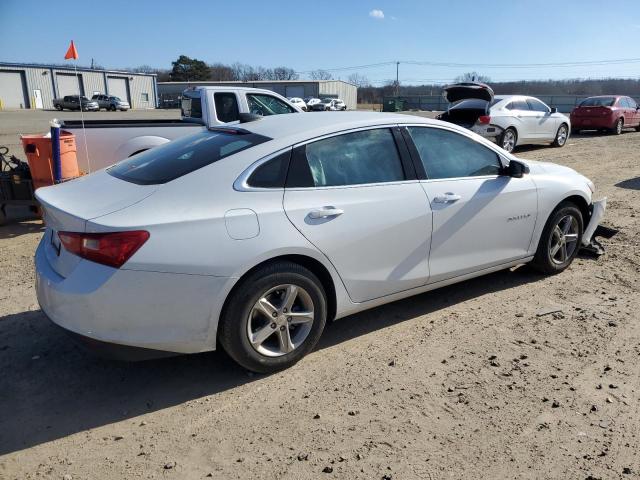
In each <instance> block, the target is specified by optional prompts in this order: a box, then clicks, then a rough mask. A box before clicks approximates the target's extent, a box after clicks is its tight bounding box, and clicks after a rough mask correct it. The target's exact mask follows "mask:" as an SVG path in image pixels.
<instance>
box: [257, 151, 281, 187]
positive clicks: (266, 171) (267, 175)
mask: <svg viewBox="0 0 640 480" xmlns="http://www.w3.org/2000/svg"><path fill="white" fill-rule="evenodd" d="M290 158H291V150H287V151H286V152H284V153H281V154H280V155H278V156H276V157H275V158H272V159H271V160H268V161H266V162H265V163H263V164H262V165H260V166H259V167H258V168H256V169H255V170H254V171H253V173H252V174H251V176H250V177H249V180H247V185H249V186H250V187H254V188H284V183H285V180H286V179H287V169H288V168H289V159H290Z"/></svg>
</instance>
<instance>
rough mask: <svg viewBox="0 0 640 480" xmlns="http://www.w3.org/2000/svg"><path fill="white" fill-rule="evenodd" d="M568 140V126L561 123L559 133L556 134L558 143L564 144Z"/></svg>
mask: <svg viewBox="0 0 640 480" xmlns="http://www.w3.org/2000/svg"><path fill="white" fill-rule="evenodd" d="M566 141H567V127H565V126H564V125H561V126H560V128H559V129H558V134H557V135H556V143H557V144H558V145H559V146H563V145H564V144H565V143H566Z"/></svg>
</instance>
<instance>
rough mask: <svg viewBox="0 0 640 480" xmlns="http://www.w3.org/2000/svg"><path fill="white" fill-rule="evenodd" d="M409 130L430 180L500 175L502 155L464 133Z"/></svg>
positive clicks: (427, 129) (428, 129)
mask: <svg viewBox="0 0 640 480" xmlns="http://www.w3.org/2000/svg"><path fill="white" fill-rule="evenodd" d="M407 130H409V134H410V135H411V138H412V139H413V143H414V144H415V146H416V149H417V150H418V153H419V154H420V160H422V164H423V165H424V169H425V170H426V172H427V177H428V178H429V179H438V178H459V177H478V176H484V175H499V174H500V171H501V164H500V159H499V158H498V154H497V153H496V152H494V151H493V150H491V149H489V148H487V147H485V146H484V145H481V144H479V143H478V142H476V141H474V140H472V139H470V138H468V137H465V136H464V135H460V134H459V133H455V132H451V131H448V130H443V129H440V128H428V127H409V128H408V129H407Z"/></svg>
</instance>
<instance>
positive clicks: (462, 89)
mask: <svg viewBox="0 0 640 480" xmlns="http://www.w3.org/2000/svg"><path fill="white" fill-rule="evenodd" d="M442 95H443V96H444V98H445V99H446V100H447V102H449V103H455V102H459V101H460V100H467V99H470V98H476V99H479V100H484V101H486V102H491V101H492V100H493V97H494V93H493V90H492V89H491V87H490V86H489V85H487V84H486V83H480V82H464V83H454V84H452V85H448V86H446V87H445V88H444V91H443V92H442Z"/></svg>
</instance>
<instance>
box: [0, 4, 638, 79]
mask: <svg viewBox="0 0 640 480" xmlns="http://www.w3.org/2000/svg"><path fill="white" fill-rule="evenodd" d="M613 5H615V7H613ZM0 20H2V28H0V61H4V62H21V63H28V62H38V63H50V62H56V63H59V62H63V61H64V60H63V57H64V54H65V52H66V50H67V47H68V44H69V41H70V40H71V39H73V40H74V41H75V44H76V47H77V49H78V53H79V55H80V60H79V62H80V64H82V65H89V64H90V63H91V59H92V58H93V59H94V60H95V62H96V63H97V64H98V65H100V66H103V67H105V68H110V69H117V68H120V67H136V66H139V65H150V66H153V67H159V68H170V67H171V62H172V61H174V60H175V59H177V58H178V56H179V55H181V54H184V55H188V56H190V57H195V58H198V59H201V60H204V61H206V62H207V63H214V62H222V63H234V62H240V63H246V64H250V65H253V66H258V65H261V66H264V67H275V66H281V65H282V66H287V67H290V68H293V69H294V70H296V71H298V72H301V73H300V77H301V78H307V77H308V74H307V73H306V72H308V71H310V70H315V69H336V68H345V67H357V66H364V65H376V64H381V63H382V64H383V65H377V66H373V67H367V68H364V67H363V68H354V69H343V70H334V71H332V72H331V73H332V75H333V76H334V77H335V78H342V79H344V80H346V79H347V77H348V76H349V75H350V74H352V73H354V72H356V73H359V74H360V75H363V76H365V77H367V78H368V79H369V80H370V81H371V82H372V83H373V84H374V85H380V84H383V83H384V82H387V81H390V80H394V79H395V75H396V65H395V63H393V62H396V61H400V62H401V63H400V65H399V79H400V82H401V83H403V84H420V83H447V82H450V81H452V80H453V79H454V78H455V77H456V76H458V75H460V74H462V73H464V72H468V71H474V70H475V71H478V72H479V73H480V74H482V75H486V76H488V77H490V78H491V80H493V81H501V80H531V79H547V78H554V79H562V78H603V77H624V78H640V0H618V1H617V2H615V3H614V2H605V1H602V0H563V1H559V0H484V1H479V0H435V1H431V0H422V1H420V0H406V1H403V0H341V1H335V0H323V1H313V0H307V1H301V0H297V1H290V0H283V1H276V0H272V1H265V0H261V1H259V0H241V1H233V0H227V1H216V0H189V1H182V2H181V1H176V0H172V1H168V0H153V1H152V0H109V1H104V0H103V1H100V2H98V1H94V0H65V1H63V2H53V1H48V0H40V1H36V0H0ZM618 59H625V60H626V59H635V61H633V62H626V63H618V64H605V65H581V66H576V65H573V66H556V67H552V66H548V65H547V66H532V67H521V65H531V64H549V63H562V64H565V63H569V62H574V63H575V62H589V61H600V60H618ZM406 62H422V63H426V64H423V65H417V64H410V63H406ZM433 63H447V64H449V65H446V66H439V65H433ZM451 64H460V65H451ZM495 65H500V66H499V67H498V66H495Z"/></svg>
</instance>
